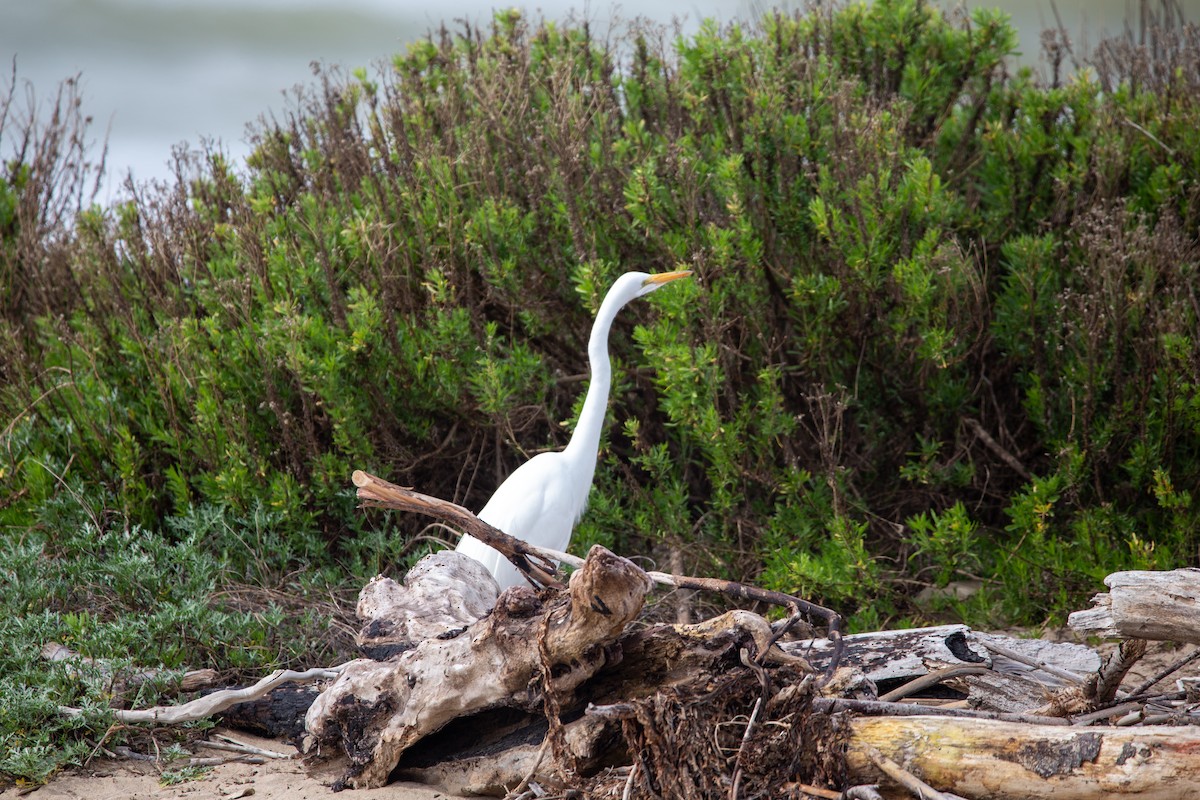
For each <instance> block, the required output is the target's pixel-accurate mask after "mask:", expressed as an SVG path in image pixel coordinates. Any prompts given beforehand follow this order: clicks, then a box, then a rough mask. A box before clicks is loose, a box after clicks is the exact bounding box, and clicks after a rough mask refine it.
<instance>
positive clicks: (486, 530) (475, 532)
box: [350, 469, 561, 586]
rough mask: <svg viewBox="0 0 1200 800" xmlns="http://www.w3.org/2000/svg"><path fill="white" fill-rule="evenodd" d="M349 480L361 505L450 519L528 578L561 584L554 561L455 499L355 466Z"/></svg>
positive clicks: (545, 584)
mask: <svg viewBox="0 0 1200 800" xmlns="http://www.w3.org/2000/svg"><path fill="white" fill-rule="evenodd" d="M350 480H351V481H353V482H354V485H355V486H357V487H358V499H359V500H362V501H363V505H364V506H374V507H376V508H391V509H396V510H399V511H413V512H416V513H418V514H424V515H426V516H429V517H435V518H437V519H440V520H446V521H448V522H451V523H453V524H455V525H458V526H459V527H460V528H462V529H463V530H464V531H466V532H467V533H469V534H470V535H471V536H474V537H475V538H476V539H478V540H479V541H481V542H483V543H484V544H486V545H487V546H488V547H491V548H493V549H494V550H497V551H498V552H500V553H501V554H502V555H503V556H504V557H505V558H507V559H508V560H509V561H510V562H512V565H513V566H514V567H516V568H517V569H518V570H520V572H521V574H522V575H524V576H525V577H526V579H528V580H530V581H531V582H536V583H537V584H539V585H541V586H559V585H561V584H560V583H559V581H558V580H557V579H556V578H555V570H556V567H555V565H554V562H553V561H551V560H550V559H548V558H546V557H545V556H543V555H541V554H540V553H539V552H538V551H537V548H535V547H533V546H532V545H529V544H527V543H526V542H523V541H521V540H520V539H518V538H516V537H515V536H509V535H508V534H507V533H505V532H504V531H502V530H500V529H499V528H494V527H492V526H491V525H489V524H487V523H486V522H484V521H483V520H481V519H480V518H479V517H477V516H475V515H474V514H472V513H471V512H470V511H468V510H467V509H465V508H463V507H462V506H460V505H458V504H457V503H451V502H450V501H448V500H442V499H440V498H437V497H431V496H429V495H427V494H421V493H420V492H415V491H413V490H412V489H409V488H406V487H404V486H397V485H396V484H394V483H391V482H389V481H385V480H384V479H383V478H378V477H376V476H374V475H372V474H370V473H369V472H363V471H362V470H361V469H356V470H354V474H353V475H351V476H350Z"/></svg>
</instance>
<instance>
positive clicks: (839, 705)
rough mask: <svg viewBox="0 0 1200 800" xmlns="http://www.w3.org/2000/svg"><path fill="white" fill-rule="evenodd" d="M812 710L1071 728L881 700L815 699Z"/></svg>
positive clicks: (1056, 720) (1048, 720) (1003, 714)
mask: <svg viewBox="0 0 1200 800" xmlns="http://www.w3.org/2000/svg"><path fill="white" fill-rule="evenodd" d="M812 706H813V709H814V710H816V711H821V712H824V713H827V714H836V713H838V712H840V711H851V712H854V713H857V714H862V715H865V716H875V717H911V716H923V717H926V716H933V717H962V718H967V719H995V720H1000V721H1002V722H1028V723H1036V724H1038V725H1069V724H1070V723H1069V722H1067V721H1066V720H1065V719H1063V718H1062V717H1043V716H1037V715H1034V714H1013V713H1010V712H1007V711H977V710H975V709H969V708H946V707H944V706H926V705H916V704H914V703H885V702H883V701H882V700H855V699H852V698H846V697H816V698H813V701H812Z"/></svg>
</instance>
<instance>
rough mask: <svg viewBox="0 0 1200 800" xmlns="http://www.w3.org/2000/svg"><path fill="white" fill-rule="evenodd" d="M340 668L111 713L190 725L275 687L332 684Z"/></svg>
mask: <svg viewBox="0 0 1200 800" xmlns="http://www.w3.org/2000/svg"><path fill="white" fill-rule="evenodd" d="M342 666H344V665H342ZM342 666H338V667H329V668H316V669H310V670H305V671H304V672H296V671H294V670H290V669H281V670H276V671H275V672H272V673H271V674H270V675H268V676H267V677H265V678H263V679H262V680H260V681H259V682H258V683H256V684H254V685H253V686H247V687H245V688H243V689H224V690H222V691H219V692H213V693H212V694H208V695H205V696H204V697H200V698H197V699H195V700H192V701H191V702H190V703H183V704H182V705H178V706H155V707H154V708H145V709H134V710H124V709H114V710H113V712H112V713H113V716H114V717H115V718H116V720H117V721H118V722H124V723H138V722H156V723H159V724H162V725H178V724H179V723H181V722H193V721H195V720H198V719H207V718H208V717H211V716H213V715H214V714H219V713H220V712H222V711H224V710H225V709H227V708H229V707H230V706H235V705H237V704H238V703H246V702H249V701H251V700H257V699H259V698H260V697H262V696H263V695H265V694H267V693H268V692H270V691H271V690H272V689H274V688H275V687H277V686H280V685H282V684H285V683H308V682H311V681H320V680H332V679H333V678H336V677H337V675H338V673H339V672H341V671H342ZM58 713H60V714H62V715H64V716H67V717H77V716H79V715H80V714H82V713H83V712H82V711H81V710H79V709H78V708H71V707H70V706H59V707H58Z"/></svg>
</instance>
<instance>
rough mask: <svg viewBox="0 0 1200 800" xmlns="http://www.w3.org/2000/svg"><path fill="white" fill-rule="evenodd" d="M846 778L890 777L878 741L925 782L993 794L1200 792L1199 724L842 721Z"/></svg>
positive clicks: (1156, 799)
mask: <svg viewBox="0 0 1200 800" xmlns="http://www.w3.org/2000/svg"><path fill="white" fill-rule="evenodd" d="M849 727H850V737H849V739H848V748H847V753H846V759H847V765H848V767H849V777H850V779H851V780H852V781H855V782H859V783H874V782H876V781H881V782H884V783H885V784H886V783H888V782H889V781H888V779H887V778H886V776H885V775H883V774H882V772H881V771H880V770H879V769H878V767H877V766H876V765H875V764H874V763H873V762H872V760H871V758H870V756H869V754H868V750H869V748H872V747H873V748H876V749H878V750H879V752H881V753H883V754H884V755H885V756H888V757H889V758H891V759H893V760H894V761H896V762H897V763H899V764H900V765H901V766H903V767H904V768H905V769H907V770H908V771H910V772H912V773H913V774H915V775H918V776H920V777H921V778H922V779H923V780H924V781H925V782H926V783H929V784H932V785H933V786H936V787H937V788H938V789H941V790H942V791H946V792H952V793H954V794H956V795H960V796H962V797H971V798H991V799H992V800H1010V799H1011V800H1024V799H1025V798H1039V797H1045V798H1053V800H1096V798H1103V797H1137V798H1141V799H1142V800H1183V798H1189V797H1191V798H1194V797H1200V729H1197V728H1195V727H1184V728H1180V727H1168V726H1153V727H1140V728H1099V729H1096V728H1081V727H1077V726H1072V727H1055V726H1045V725H1030V724H1026V723H1016V722H1002V721H997V720H965V719H956V718H953V717H928V716H909V717H857V718H853V719H851V720H850V721H849Z"/></svg>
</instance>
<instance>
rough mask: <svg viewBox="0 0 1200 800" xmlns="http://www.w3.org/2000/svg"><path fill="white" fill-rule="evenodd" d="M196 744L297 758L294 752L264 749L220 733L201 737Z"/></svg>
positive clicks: (240, 751)
mask: <svg viewBox="0 0 1200 800" xmlns="http://www.w3.org/2000/svg"><path fill="white" fill-rule="evenodd" d="M196 744H197V745H198V746H200V747H208V748H211V749H213V750H228V751H229V752H232V753H246V754H248V755H253V756H263V757H265V758H280V759H290V758H295V755H294V754H293V755H288V754H287V753H280V752H278V751H275V750H264V749H263V748H261V747H255V746H254V745H252V744H246V743H245V742H239V741H237V740H236V739H233V738H231V737H229V736H224V735H222V734H219V733H217V734H213V738H212V739H200V740H198V741H197V742H196Z"/></svg>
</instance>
